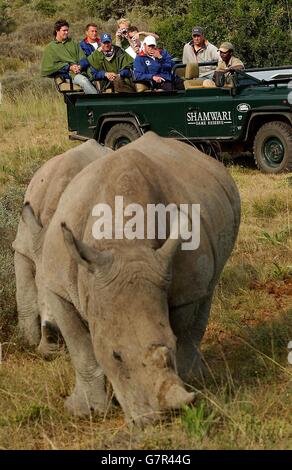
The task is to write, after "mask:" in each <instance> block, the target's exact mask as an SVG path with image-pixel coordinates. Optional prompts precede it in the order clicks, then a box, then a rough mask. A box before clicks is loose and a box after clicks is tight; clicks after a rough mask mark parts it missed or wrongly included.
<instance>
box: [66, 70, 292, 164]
mask: <svg viewBox="0 0 292 470" xmlns="http://www.w3.org/2000/svg"><path fill="white" fill-rule="evenodd" d="M265 70H266V71H267V72H268V70H269V69H264V70H263V69H261V70H255V72H256V73H254V76H252V75H250V73H252V72H254V71H246V72H235V73H234V75H233V82H234V86H233V87H227V86H225V87H221V88H191V89H186V90H185V91H176V92H172V93H165V92H161V93H157V92H145V93H133V94H128V93H127V94H122V93H120V94H114V93H104V94H99V95H84V94H80V93H67V94H66V96H65V101H66V103H67V111H68V127H69V131H70V132H71V136H70V137H71V138H75V139H81V140H84V139H88V138H94V139H96V140H97V141H98V142H99V143H102V144H105V145H108V146H111V147H113V148H118V147H120V146H121V145H125V144H126V143H128V142H130V141H131V140H134V139H135V138H137V137H139V135H142V134H143V133H145V132H147V131H148V130H151V131H154V132H156V133H157V134H159V135H160V136H163V137H169V138H176V139H179V140H182V141H186V142H190V143H193V144H195V145H196V146H197V147H198V148H200V149H201V150H203V151H204V152H205V153H208V154H213V155H218V154H220V153H221V152H228V153H229V154H230V155H231V156H233V157H234V156H236V155H239V154H240V153H242V152H243V151H249V152H251V153H253V154H254V155H255V159H256V163H257V165H258V167H259V168H260V169H261V170H262V171H264V172H268V173H279V172H281V171H289V170H292V87H290V84H291V85H292V67H291V68H290V66H289V67H286V68H285V73H284V71H282V70H281V69H273V74H274V79H269V80H263V79H261V78H256V74H257V72H260V73H262V72H263V71H265ZM287 70H288V72H287ZM260 73H259V75H260ZM270 75H271V74H270ZM289 93H290V97H288V95H289Z"/></svg>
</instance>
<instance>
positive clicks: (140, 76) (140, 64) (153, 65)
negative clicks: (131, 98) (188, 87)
mask: <svg viewBox="0 0 292 470" xmlns="http://www.w3.org/2000/svg"><path fill="white" fill-rule="evenodd" d="M173 66H174V62H173V61H172V58H171V55H170V54H169V53H168V52H167V51H166V50H161V49H158V48H157V44H156V39H155V38H154V37H153V36H146V38H145V39H144V43H143V51H142V52H140V54H139V55H137V57H136V58H135V61H134V76H135V79H136V80H137V81H149V84H150V86H151V88H152V89H153V90H158V89H159V90H163V91H173V90H184V82H183V80H182V78H180V77H178V76H177V75H175V76H173V75H172V73H171V70H172V67H173Z"/></svg>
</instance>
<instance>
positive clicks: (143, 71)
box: [134, 57, 153, 80]
mask: <svg viewBox="0 0 292 470" xmlns="http://www.w3.org/2000/svg"><path fill="white" fill-rule="evenodd" d="M134 76H135V79H136V80H151V79H152V76H153V74H152V73H149V72H148V69H147V66H146V64H145V62H144V61H143V58H142V57H136V59H135V60H134Z"/></svg>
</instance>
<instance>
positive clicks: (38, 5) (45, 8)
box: [32, 0, 58, 16]
mask: <svg viewBox="0 0 292 470" xmlns="http://www.w3.org/2000/svg"><path fill="white" fill-rule="evenodd" d="M32 8H33V9H34V10H36V11H38V12H40V13H42V14H43V15H45V16H54V15H55V13H57V11H58V7H57V5H56V2H55V1H54V0H37V1H36V2H34V3H33V4H32Z"/></svg>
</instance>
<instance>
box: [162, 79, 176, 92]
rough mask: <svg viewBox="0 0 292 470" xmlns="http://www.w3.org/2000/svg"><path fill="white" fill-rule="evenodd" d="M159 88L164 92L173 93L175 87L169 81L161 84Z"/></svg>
mask: <svg viewBox="0 0 292 470" xmlns="http://www.w3.org/2000/svg"><path fill="white" fill-rule="evenodd" d="M159 88H161V89H162V90H163V91H173V85H172V83H171V82H169V81H165V82H162V83H159Z"/></svg>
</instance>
